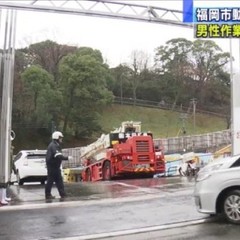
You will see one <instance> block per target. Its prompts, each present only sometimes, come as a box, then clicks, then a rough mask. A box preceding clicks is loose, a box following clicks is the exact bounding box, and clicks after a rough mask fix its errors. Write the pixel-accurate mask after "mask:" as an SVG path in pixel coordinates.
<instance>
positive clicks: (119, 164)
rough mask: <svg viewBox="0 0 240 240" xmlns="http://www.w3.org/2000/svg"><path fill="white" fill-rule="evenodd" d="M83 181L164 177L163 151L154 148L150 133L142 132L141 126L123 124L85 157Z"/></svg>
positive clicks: (91, 146) (104, 137)
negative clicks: (159, 175)
mask: <svg viewBox="0 0 240 240" xmlns="http://www.w3.org/2000/svg"><path fill="white" fill-rule="evenodd" d="M82 158H83V160H82V161H83V162H84V163H85V169H84V171H83V173H82V179H83V181H99V180H111V179H113V178H115V177H153V176H154V175H155V174H158V173H165V160H164V155H163V152H162V150H161V149H160V148H159V147H155V146H154V142H153V138H152V134H151V133H149V132H148V133H147V132H146V133H144V132H141V123H140V122H129V121H127V122H123V123H122V126H121V127H120V128H119V129H117V130H116V131H114V132H111V133H110V134H107V135H102V137H101V138H100V139H98V140H97V141H96V142H95V143H93V144H91V145H90V146H89V147H88V148H86V152H85V153H84V154H83V156H82Z"/></svg>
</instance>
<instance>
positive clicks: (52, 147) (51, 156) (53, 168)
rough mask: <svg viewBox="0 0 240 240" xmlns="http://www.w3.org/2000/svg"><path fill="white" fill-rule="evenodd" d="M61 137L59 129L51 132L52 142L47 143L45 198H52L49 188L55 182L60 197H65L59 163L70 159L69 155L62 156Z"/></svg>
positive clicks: (50, 188)
mask: <svg viewBox="0 0 240 240" xmlns="http://www.w3.org/2000/svg"><path fill="white" fill-rule="evenodd" d="M62 139H63V134H62V133H61V132H59V131H56V132H54V133H53V134H52V142H51V143H50V144H49V145H48V148H47V155H46V164H47V174H48V175H47V184H46V186H45V197H46V199H54V198H55V197H54V196H52V194H51V190H52V186H53V183H54V182H55V183H56V187H57V189H58V192H59V195H60V197H61V199H63V198H64V197H66V194H65V191H64V184H63V178H62V173H61V164H62V160H70V159H72V157H71V156H69V157H66V156H63V154H62V150H61V146H60V145H61V143H62Z"/></svg>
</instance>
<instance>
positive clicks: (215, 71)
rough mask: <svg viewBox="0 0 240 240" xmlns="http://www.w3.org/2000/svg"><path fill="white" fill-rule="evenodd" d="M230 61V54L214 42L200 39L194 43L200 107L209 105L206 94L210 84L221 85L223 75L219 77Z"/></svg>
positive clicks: (195, 78)
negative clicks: (214, 82) (213, 82)
mask: <svg viewBox="0 0 240 240" xmlns="http://www.w3.org/2000/svg"><path fill="white" fill-rule="evenodd" d="M229 60H230V54H229V53H226V52H223V51H222V49H221V48H220V47H219V46H218V45H217V44H216V43H215V42H214V41H211V40H199V39H198V40H196V41H194V42H193V48H192V66H193V74H194V80H195V83H196V95H198V101H199V105H201V106H204V105H206V104H208V103H207V101H206V100H207V99H208V97H207V96H206V94H207V92H209V91H207V89H208V88H209V87H210V84H211V83H210V82H211V81H214V80H218V81H219V84H221V76H223V74H222V75H219V72H220V71H221V72H222V73H224V71H223V70H224V67H225V66H226V64H227V63H228V62H229ZM219 77H220V78H219ZM211 94H212V93H211Z"/></svg>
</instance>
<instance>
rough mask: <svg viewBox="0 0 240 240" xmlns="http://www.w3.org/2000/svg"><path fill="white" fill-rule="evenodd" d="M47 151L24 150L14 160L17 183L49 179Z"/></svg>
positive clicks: (41, 181) (42, 181)
mask: <svg viewBox="0 0 240 240" xmlns="http://www.w3.org/2000/svg"><path fill="white" fill-rule="evenodd" d="M45 158H46V150H22V151H20V152H19V153H18V154H17V155H16V156H15V157H14V159H13V170H14V172H15V174H16V179H17V183H18V184H19V185H23V184H24V182H40V183H41V184H44V183H45V181H46V179H47V168H46V160H45Z"/></svg>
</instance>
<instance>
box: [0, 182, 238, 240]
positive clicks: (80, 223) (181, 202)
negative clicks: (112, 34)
mask: <svg viewBox="0 0 240 240" xmlns="http://www.w3.org/2000/svg"><path fill="white" fill-rule="evenodd" d="M65 186H66V191H67V193H68V196H69V197H68V199H67V200H66V201H64V202H60V201H59V199H56V200H54V201H53V202H51V203H45V200H44V187H43V186H41V185H33V184H32V185H24V186H21V187H19V186H17V185H14V186H11V189H10V190H11V192H12V194H13V196H14V195H15V197H14V199H13V201H12V203H11V206H7V207H1V208H0V239H1V240H16V239H18V240H26V239H29V240H32V239H39V240H45V239H64V238H65V239H73V240H76V239H94V237H95V239H96V237H97V236H98V235H97V234H103V236H105V237H103V238H102V239H106V236H107V235H108V234H107V233H109V232H116V231H120V232H123V233H124V234H127V233H128V232H129V231H131V230H133V229H135V230H136V229H143V228H146V227H152V226H159V225H165V226H168V225H169V224H174V223H184V222H186V221H190V222H189V224H191V221H193V220H198V219H204V218H206V217H207V216H206V215H203V214H200V213H198V212H197V211H196V208H195V205H194V200H193V197H192V193H193V187H194V181H193V180H188V179H186V178H160V179H139V180H121V181H111V182H96V183H82V182H80V183H71V184H65ZM53 193H54V194H55V195H57V191H56V189H53ZM209 224H210V225H211V224H212V223H209ZM223 224H225V223H223ZM210 225H207V226H210ZM198 226H199V229H201V226H203V225H202V224H200V225H196V226H194V227H196V228H197V229H198ZM217 226H218V224H217ZM223 226H225V225H223ZM192 227H193V226H192ZM231 227H232V226H231ZM187 228H188V223H187ZM217 228H218V227H217ZM197 229H194V231H193V233H194V232H198V231H199V232H201V233H203V236H204V232H202V230H197ZM183 230H184V228H179V231H180V232H181V231H183ZM173 231H178V230H176V229H174V230H171V231H170V232H173ZM214 231H216V232H217V233H218V231H217V230H214ZM214 231H213V232H212V233H210V236H212V235H215V233H214ZM150 233H152V234H157V233H158V231H150ZM150 233H149V234H150ZM159 233H161V234H165V233H166V236H168V237H171V236H173V238H166V236H165V237H164V238H161V239H193V238H191V237H193V235H191V234H192V232H191V231H190V233H191V234H190V235H189V237H188V238H177V235H178V233H176V235H171V234H170V235H169V233H167V230H164V231H161V232H159ZM179 234H180V235H181V234H182V233H179ZM183 234H184V235H186V233H183ZM140 235H141V236H140ZM140 235H138V234H137V231H135V233H134V235H129V236H127V238H126V236H125V237H124V236H123V237H115V238H112V239H129V240H130V239H159V238H158V237H155V238H154V235H153V236H152V238H151V236H150V235H149V236H146V233H145V235H144V234H140ZM77 236H80V238H76V237H77ZM91 236H92V237H91ZM99 236H100V235H99ZM99 236H98V238H99ZM128 237H129V238H128ZM141 237H143V238H141ZM181 237H182V235H181ZM185 237H187V235H186V236H185ZM196 239H198V238H196ZM199 239H203V238H199ZM205 239H210V238H206V235H205ZM212 239H214V238H212ZM218 239H219V238H218ZM228 239H234V238H228ZM238 239H239V238H238Z"/></svg>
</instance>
